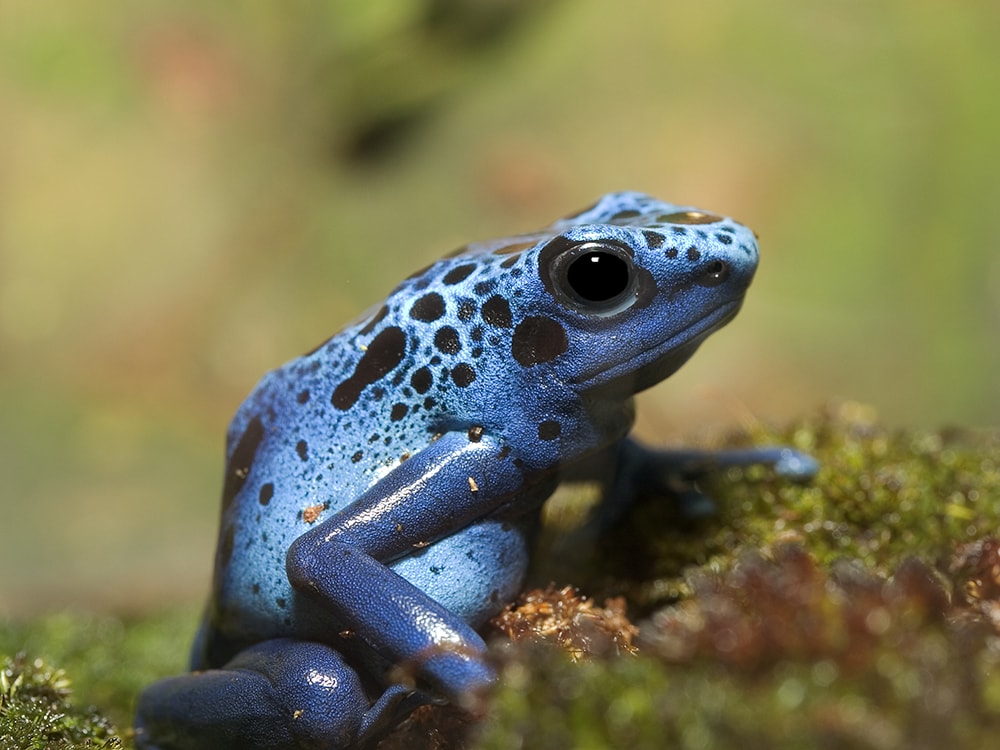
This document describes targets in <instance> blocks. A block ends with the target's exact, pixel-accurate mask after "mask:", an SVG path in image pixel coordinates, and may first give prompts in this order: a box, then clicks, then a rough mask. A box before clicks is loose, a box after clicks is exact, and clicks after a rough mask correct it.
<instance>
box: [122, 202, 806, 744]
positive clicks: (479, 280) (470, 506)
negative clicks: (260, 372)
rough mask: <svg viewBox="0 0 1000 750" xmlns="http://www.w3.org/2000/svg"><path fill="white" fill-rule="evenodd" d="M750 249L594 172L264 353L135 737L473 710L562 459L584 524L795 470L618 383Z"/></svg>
mask: <svg viewBox="0 0 1000 750" xmlns="http://www.w3.org/2000/svg"><path fill="white" fill-rule="evenodd" d="M758 257H759V251H758V246H757V239H756V236H755V234H754V233H753V232H752V231H751V230H750V229H748V228H747V227H745V226H743V225H742V224H739V223H737V222H736V221H734V220H732V219H730V218H726V217H724V216H720V215H717V214H715V213H711V212H708V211H705V210H702V209H698V208H695V207H691V206H681V205H674V204H670V203H665V202H662V201H660V200H658V199H656V198H653V197H651V196H649V195H646V194H643V193H639V192H616V193H609V194H607V195H604V196H603V197H601V198H600V199H599V200H598V201H596V202H595V203H594V204H592V205H591V206H589V207H588V208H586V209H584V210H581V211H577V212H576V213H574V214H572V215H570V216H567V217H565V218H562V219H559V220H557V221H555V222H554V223H552V224H550V225H549V226H547V227H545V228H543V229H541V230H537V231H530V232H526V233H522V234H517V235H514V236H510V237H506V238H503V239H495V240H489V241H482V242H475V243H472V244H469V245H466V246H464V247H462V248H460V249H458V250H457V251H455V252H453V253H451V254H449V255H447V256H446V257H444V258H442V259H441V260H438V261H437V262H435V263H433V264H431V265H430V266H428V267H427V268H424V269H423V270H421V271H418V272H417V273H414V274H412V275H411V276H409V277H408V278H406V279H405V280H404V281H402V282H401V283H400V284H399V285H398V286H396V287H395V289H394V290H393V291H392V292H391V293H390V294H389V295H388V297H387V298H386V299H385V301H384V302H382V303H380V304H378V305H376V306H375V307H374V308H372V310H370V311H369V312H368V313H366V314H365V315H363V316H361V317H360V318H359V319H357V320H356V321H354V322H353V323H350V324H348V325H347V326H345V327H344V328H343V329H342V330H341V331H340V332H339V333H337V334H336V335H334V336H333V337H331V338H329V339H327V340H326V341H325V342H324V343H322V344H321V345H320V346H318V347H316V348H315V349H313V350H312V351H310V352H308V353H306V354H304V355H302V356H301V357H298V358H296V359H294V360H292V361H291V362H289V363H287V364H285V365H283V366H281V367H279V368H277V369H275V370H272V371H271V372H269V373H268V374H266V375H265V376H264V377H263V378H262V379H261V380H260V382H259V383H258V385H257V386H256V388H255V389H254V390H253V391H252V393H251V394H250V396H249V397H248V398H247V399H246V401H244V402H243V404H242V405H241V406H240V407H239V409H238V411H237V412H236V414H235V416H234V417H233V419H232V422H231V424H230V426H229V430H228V433H227V441H226V468H225V473H224V478H223V488H222V507H221V520H220V526H219V528H220V530H219V539H218V546H217V550H216V554H215V567H214V573H213V578H212V585H211V594H210V597H209V603H208V606H207V607H206V611H205V615H204V620H203V622H202V625H201V627H200V630H199V632H198V635H197V637H196V639H195V643H194V645H193V647H192V654H191V670H192V671H191V672H190V673H188V674H183V675H179V676H174V677H168V678H165V679H162V680H160V681H157V682H155V683H153V684H152V685H150V686H149V687H147V688H146V689H145V690H144V691H143V693H142V694H141V696H140V698H139V701H138V706H137V712H136V721H135V732H136V735H135V736H136V743H137V745H138V746H139V747H140V748H143V750H199V749H202V748H204V749H207V748H215V749H218V748H287V749H288V750H292V749H293V748H353V747H370V746H372V745H373V744H374V743H376V742H377V741H378V740H379V738H381V737H383V736H384V735H385V734H386V733H388V732H389V731H391V730H392V729H393V728H394V727H395V726H397V725H398V724H399V723H400V722H401V721H403V720H404V719H405V718H406V717H407V716H408V715H409V714H410V713H411V712H412V711H413V710H414V709H415V708H417V707H418V706H421V705H425V704H427V703H433V702H451V703H453V704H455V705H458V706H461V707H464V708H466V709H468V710H469V711H472V712H475V711H477V710H479V709H480V708H481V706H482V705H483V700H482V696H484V695H486V694H488V692H489V691H490V689H491V688H492V687H493V686H494V685H495V684H496V682H497V680H498V676H497V672H496V669H495V667H494V666H493V664H492V663H491V660H490V658H489V655H488V653H487V645H486V642H485V640H484V637H483V635H482V634H481V633H482V632H483V628H484V626H485V625H486V624H487V623H488V622H489V620H490V619H491V618H492V617H494V616H495V615H496V614H497V613H498V612H500V611H501V609H502V608H503V607H504V606H506V605H507V604H508V603H509V602H510V601H512V600H513V599H514V598H515V597H516V595H517V594H518V592H519V591H520V589H521V587H522V585H523V581H524V579H525V575H526V573H527V571H528V564H529V561H530V560H531V557H532V540H533V538H534V532H535V531H536V530H537V528H538V526H539V523H540V520H539V519H540V509H541V507H542V505H543V503H544V501H545V500H546V499H547V498H548V497H549V496H550V495H551V494H552V493H553V492H554V490H555V489H556V487H557V486H558V485H559V484H560V483H561V482H563V481H578V480H579V481H583V480H586V479H593V478H594V474H595V472H597V469H598V468H599V467H604V468H602V469H601V473H602V474H603V477H604V478H603V480H602V482H603V486H604V487H605V490H606V491H605V493H604V494H605V496H606V498H607V499H606V501H605V502H604V503H602V504H601V505H600V506H599V509H598V511H596V512H595V514H594V519H597V520H596V521H595V522H594V526H595V528H603V527H606V526H607V525H613V524H614V523H615V522H616V519H620V518H621V517H622V516H623V514H625V513H626V512H627V509H628V507H629V506H630V504H631V503H632V502H634V498H636V497H637V496H639V495H640V494H641V493H643V492H650V491H652V492H655V493H658V494H659V495H662V496H664V497H667V498H673V499H674V500H675V501H677V502H680V501H681V500H683V499H684V498H687V501H686V502H687V505H688V507H690V508H699V507H702V508H703V507H704V500H705V497H704V496H703V495H702V494H701V491H700V489H699V485H698V480H699V478H701V477H704V476H705V475H706V474H708V473H710V472H712V471H719V470H724V469H725V468H727V467H729V466H734V465H746V464H764V465H767V466H769V467H773V469H774V470H776V471H777V472H778V473H779V474H781V475H783V476H785V477H788V478H790V479H791V480H794V481H805V480H808V479H809V478H810V477H811V476H812V475H813V474H814V473H815V471H816V468H817V465H816V462H815V461H814V460H813V459H812V458H811V457H810V456H808V455H807V454H805V453H801V452H799V451H796V450H794V449H792V448H788V447H782V446H764V447H755V448H748V449H744V450H728V451H711V450H668V449H662V448H653V447H649V446H646V445H643V444H641V443H639V442H638V441H636V440H635V439H634V438H633V437H631V436H630V434H629V433H630V430H631V427H632V425H633V421H634V415H635V408H634V401H635V399H634V397H635V394H637V393H638V392H640V391H643V390H645V389H647V388H649V387H651V386H653V385H655V384H657V383H659V382H660V381H662V380H664V379H665V378H667V377H669V376H670V375H671V374H673V373H674V372H675V371H677V369H678V368H679V367H681V365H683V364H684V363H685V362H686V361H687V360H688V359H689V358H690V357H691V356H692V355H693V354H694V352H695V351H696V350H697V349H698V348H699V346H700V345H701V344H702V343H703V341H704V340H705V339H706V338H707V337H708V336H709V335H710V334H712V333H713V332H715V331H717V330H719V329H720V328H722V327H723V326H724V325H726V324H727V323H728V322H729V321H731V320H732V319H733V317H734V316H735V315H736V313H737V311H738V310H739V309H740V307H741V305H742V303H743V299H744V295H745V293H746V291H747V289H748V287H749V285H750V282H751V280H752V278H753V276H754V273H755V271H756V269H757V264H758ZM607 467H610V469H608V468H607Z"/></svg>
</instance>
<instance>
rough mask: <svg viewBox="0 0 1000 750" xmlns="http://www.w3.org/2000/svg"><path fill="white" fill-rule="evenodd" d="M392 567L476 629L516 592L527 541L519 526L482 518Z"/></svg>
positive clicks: (522, 573)
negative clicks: (482, 519)
mask: <svg viewBox="0 0 1000 750" xmlns="http://www.w3.org/2000/svg"><path fill="white" fill-rule="evenodd" d="M391 567H392V569H393V570H394V571H396V572H397V573H399V575H401V576H402V577H403V578H405V579H406V580H408V581H409V582H410V583H412V584H414V585H415V586H417V587H418V588H419V589H421V590H422V591H424V592H425V593H426V594H427V595H428V596H430V597H431V598H432V599H434V600H435V601H437V602H439V603H440V604H442V605H443V606H445V607H447V608H448V609H450V610H451V611H452V612H454V613H455V614H456V615H458V616H459V617H461V618H462V619H463V620H465V621H466V622H468V623H469V624H471V625H472V626H473V627H477V626H479V625H481V624H482V623H483V622H485V621H486V619H488V618H489V617H491V616H493V615H494V614H495V613H496V612H497V611H499V609H500V607H502V606H503V605H504V604H505V603H507V602H509V601H511V600H512V599H513V598H514V597H515V596H516V595H517V593H518V591H520V589H521V584H522V582H523V580H524V575H525V572H526V571H527V567H528V543H527V539H526V534H525V532H524V529H523V528H522V527H521V526H519V525H517V524H511V523H509V522H504V521H498V520H484V521H479V522H478V523H475V524H473V525H472V526H469V527H467V528H465V529H462V530H461V531H459V532H456V533H455V534H452V535H451V536H449V537H445V538H444V539H441V540H440V541H438V542H435V543H434V544H432V545H430V546H428V547H425V548H424V549H422V550H420V551H418V552H416V553H414V554H413V555H411V556H409V557H406V558H403V559H402V560H399V561H397V562H394V563H393V564H392V565H391Z"/></svg>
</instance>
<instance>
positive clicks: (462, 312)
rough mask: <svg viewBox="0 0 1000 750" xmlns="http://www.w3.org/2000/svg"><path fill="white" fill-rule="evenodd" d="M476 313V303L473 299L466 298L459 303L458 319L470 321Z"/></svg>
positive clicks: (465, 321) (464, 321)
mask: <svg viewBox="0 0 1000 750" xmlns="http://www.w3.org/2000/svg"><path fill="white" fill-rule="evenodd" d="M475 314H476V303H475V302H473V301H472V300H471V299H464V300H462V301H461V302H460V303H459V304H458V319H459V320H461V321H462V322H463V323H468V322H469V321H470V320H472V316H474V315H475Z"/></svg>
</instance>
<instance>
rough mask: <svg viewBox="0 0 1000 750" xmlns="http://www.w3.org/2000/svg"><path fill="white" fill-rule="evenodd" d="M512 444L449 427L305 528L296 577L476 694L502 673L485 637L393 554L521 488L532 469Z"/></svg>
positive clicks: (433, 671)
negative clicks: (397, 566) (401, 569)
mask: <svg viewBox="0 0 1000 750" xmlns="http://www.w3.org/2000/svg"><path fill="white" fill-rule="evenodd" d="M509 454H510V450H509V449H505V447H504V445H502V444H501V443H500V442H499V441H496V440H495V439H492V438H491V437H489V436H480V435H477V436H476V439H475V440H473V439H471V438H470V436H469V435H467V434H465V433H448V434H446V435H444V436H443V437H441V438H440V439H438V440H436V441H435V442H433V443H432V444H431V445H430V446H428V447H427V448H425V449H424V450H423V451H421V452H420V453H418V454H417V455H415V456H413V457H412V458H410V459H408V460H406V461H405V462H403V463H402V464H401V465H400V466H399V467H397V468H396V469H395V470H394V471H392V472H391V473H389V474H388V475H386V476H385V477H384V478H382V479H381V480H379V482H378V483H377V484H375V485H374V486H373V487H372V488H371V489H370V490H369V491H368V492H366V493H365V494H364V495H362V496H361V497H360V498H358V499H357V500H356V501H354V502H353V503H351V504H350V505H348V506H347V507H346V508H344V509H343V510H341V511H340V512H338V513H336V514H334V515H333V516H331V517H330V518H329V519H327V520H326V521H324V522H323V523H321V524H320V525H318V526H316V527H315V528H314V529H312V530H310V531H309V532H308V533H306V534H303V535H302V536H301V537H299V538H298V539H297V540H296V541H295V543H294V544H293V545H292V546H291V548H290V549H289V552H288V557H287V572H288V577H289V580H290V581H291V582H292V585H293V586H294V587H295V588H296V589H297V590H298V591H300V592H303V593H304V594H306V595H307V596H309V597H311V598H313V599H315V600H317V601H319V603H320V604H321V605H322V606H323V607H324V608H325V609H327V610H328V611H329V612H330V613H332V614H334V615H335V616H336V617H337V619H338V620H339V621H341V622H343V623H344V624H345V625H346V626H347V627H348V628H349V629H350V631H351V632H352V633H353V634H354V636H355V637H358V638H360V639H361V640H362V641H364V642H365V643H366V644H367V645H368V646H370V647H371V648H372V649H373V650H374V651H376V652H377V653H378V654H379V655H380V656H381V657H382V658H384V659H385V660H387V661H388V662H389V663H392V664H402V665H408V666H410V667H411V668H413V669H414V670H415V671H416V673H417V675H418V676H419V677H420V678H422V680H423V681H424V682H425V683H426V684H428V685H429V686H430V687H431V688H432V690H433V691H435V692H438V693H440V694H443V695H445V696H447V697H448V698H451V699H453V700H456V699H457V700H461V699H462V698H463V697H466V696H472V695H475V694H476V693H478V692H480V691H481V690H482V689H483V688H485V687H487V686H488V685H490V684H491V683H492V682H493V681H494V680H495V675H494V672H493V670H492V668H491V667H490V666H489V665H488V664H487V663H486V661H485V652H486V646H485V644H484V642H483V640H482V639H481V638H480V637H479V635H477V634H476V632H475V631H474V630H473V629H472V627H470V626H469V625H468V624H467V623H466V622H464V621H463V620H462V619H461V618H460V617H458V616H456V615H455V614H454V613H452V612H451V611H449V610H448V609H447V608H445V607H443V606H442V605H441V604H439V603H438V602H436V601H435V600H434V599H432V598H431V597H430V596H428V595H427V594H426V593H425V592H424V591H422V590H421V589H419V588H417V587H416V586H414V585H413V584H412V583H410V582H409V581H407V580H406V579H404V578H403V577H401V576H400V575H398V574H397V573H395V572H394V571H393V570H391V569H390V568H389V567H387V563H390V562H392V561H393V560H396V559H399V558H401V557H404V556H406V555H408V554H411V553H413V552H414V551H416V550H419V549H421V548H423V547H426V546H427V545H431V544H434V542H436V541H437V540H439V539H441V538H442V537H445V536H448V535H449V534H452V533H454V532H456V531H458V530H460V529H462V528H465V527H466V526H468V525H469V524H470V523H471V522H473V521H475V520H476V519H478V518H481V517H483V516H484V515H486V514H488V513H490V512H491V511H493V510H495V509H496V508H497V507H499V506H500V505H502V504H503V503H504V502H505V501H507V500H508V499H509V498H511V497H512V496H513V495H514V494H515V493H516V492H517V491H518V490H520V489H521V488H522V484H523V475H522V472H521V470H520V469H518V468H517V467H516V466H515V465H514V462H513V460H512V458H511V457H510V455H509Z"/></svg>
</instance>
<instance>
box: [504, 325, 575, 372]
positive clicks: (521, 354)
mask: <svg viewBox="0 0 1000 750" xmlns="http://www.w3.org/2000/svg"><path fill="white" fill-rule="evenodd" d="M568 346H569V340H568V339H567V338H566V330H565V329H564V328H563V327H562V325H560V324H559V323H558V322H557V321H555V320H552V319H551V318H543V317H538V316H531V317H527V318H525V319H524V320H522V321H521V322H520V323H518V324H517V328H515V329H514V337H513V339H512V340H511V346H510V352H511V354H512V355H513V357H514V359H516V360H517V361H518V362H519V363H521V364H522V365H524V366H525V367H534V366H535V365H537V364H540V363H542V362H549V361H550V360H553V359H555V358H556V357H558V356H559V355H560V354H562V353H563V352H565V351H566V349H567V347H568Z"/></svg>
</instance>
